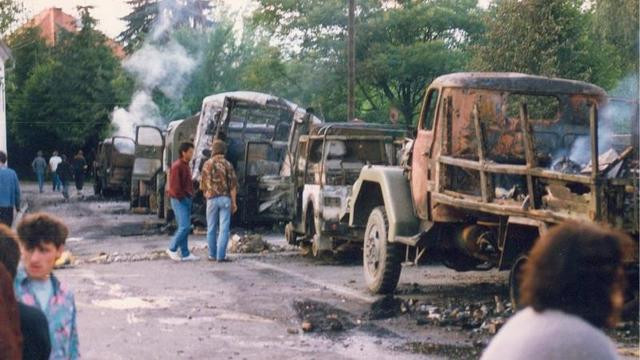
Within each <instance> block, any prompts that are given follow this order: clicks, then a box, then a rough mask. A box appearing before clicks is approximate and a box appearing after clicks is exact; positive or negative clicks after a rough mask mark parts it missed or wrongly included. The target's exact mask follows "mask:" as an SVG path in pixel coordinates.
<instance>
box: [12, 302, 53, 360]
mask: <svg viewBox="0 0 640 360" xmlns="http://www.w3.org/2000/svg"><path fill="white" fill-rule="evenodd" d="M18 310H19V311H20V329H21V330H22V359H23V360H48V359H49V355H50V353H51V339H50V338H49V323H48V322H47V318H46V317H45V316H44V313H43V312H42V311H41V310H40V309H38V308H35V307H33V306H28V305H25V304H23V303H21V302H18Z"/></svg>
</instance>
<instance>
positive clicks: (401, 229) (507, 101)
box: [349, 73, 639, 300]
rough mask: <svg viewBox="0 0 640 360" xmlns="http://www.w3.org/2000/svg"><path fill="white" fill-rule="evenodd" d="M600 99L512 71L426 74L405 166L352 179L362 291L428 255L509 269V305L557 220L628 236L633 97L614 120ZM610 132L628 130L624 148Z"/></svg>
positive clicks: (570, 84) (590, 91) (633, 265)
mask: <svg viewBox="0 0 640 360" xmlns="http://www.w3.org/2000/svg"><path fill="white" fill-rule="evenodd" d="M609 100H610V99H609V98H608V97H607V94H606V93H605V91H604V90H602V89H601V88H599V87H597V86H594V85H591V84H587V83H584V82H579V81H571V80H563V79H551V78H545V77H539V76H529V75H524V74H516V73H457V74H450V75H445V76H442V77H439V78H437V79H436V80H435V81H433V83H432V84H431V85H430V86H429V87H428V88H427V90H426V94H425V98H424V103H423V106H422V111H421V113H420V117H419V121H418V125H417V133H416V137H415V141H414V142H413V145H412V147H411V149H410V152H409V154H408V155H409V160H408V163H407V164H406V165H405V166H402V167H401V166H395V167H394V166H365V167H364V168H363V169H362V171H361V172H360V175H359V178H358V179H357V181H356V182H355V184H354V186H353V191H352V196H351V198H350V214H349V224H350V225H351V226H352V227H353V228H354V231H357V230H359V231H362V232H363V233H364V236H363V238H362V241H363V258H364V259H363V260H364V261H363V267H364V275H365V280H366V284H367V286H368V287H369V289H370V290H371V291H372V292H374V293H390V292H393V291H394V289H395V288H396V285H397V283H398V279H399V276H400V272H401V263H402V262H403V261H406V262H412V263H415V264H417V263H419V262H420V261H421V260H423V259H424V258H425V257H426V256H428V257H429V258H430V259H439V260H441V261H442V262H444V264H445V265H447V266H448V267H451V268H453V269H455V270H458V271H467V270H487V269H491V268H498V269H500V270H509V269H510V270H511V275H510V289H511V295H512V300H515V299H517V289H518V282H519V276H518V274H519V270H520V269H521V268H522V265H523V264H524V263H525V262H526V259H527V252H528V251H529V250H530V248H531V247H532V245H533V244H534V242H535V241H536V239H537V238H538V237H539V235H540V234H542V233H544V232H545V231H547V229H548V228H549V227H551V226H554V225H555V224H557V223H560V222H562V221H564V220H570V219H571V220H577V221H589V222H601V223H606V224H608V225H610V226H612V227H614V228H617V229H621V230H623V231H625V232H627V233H629V234H630V235H632V236H633V238H634V239H638V218H639V217H638V214H639V213H638V202H639V193H638V162H637V157H638V152H637V151H638V133H637V129H638V125H637V124H638V113H637V104H636V106H635V107H630V109H632V110H631V111H630V112H629V114H628V115H629V116H627V117H626V118H624V119H622V118H621V116H620V115H619V114H620V112H617V111H609V110H610V109H609V107H610V106H613V102H612V101H609ZM622 117H624V116H622ZM621 121H628V122H631V125H629V124H626V126H619V123H620V122H621ZM616 124H618V125H616ZM617 128H618V129H624V128H626V129H633V130H631V134H628V136H626V137H624V136H623V138H626V139H628V141H627V142H626V143H620V142H619V141H616V140H615V139H619V138H620V137H617V136H618V135H617V134H615V130H616V129H617ZM627 131H628V130H627ZM636 246H637V243H636ZM629 255H630V259H629V269H628V270H629V271H628V274H629V276H634V277H635V280H632V281H634V282H633V283H635V284H636V285H637V283H638V281H637V271H638V259H637V251H636V252H635V253H634V254H629ZM636 294H637V292H636Z"/></svg>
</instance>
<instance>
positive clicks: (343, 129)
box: [285, 123, 407, 256]
mask: <svg viewBox="0 0 640 360" xmlns="http://www.w3.org/2000/svg"><path fill="white" fill-rule="evenodd" d="M406 135H407V132H406V131H405V130H402V129H399V128H396V127H391V126H385V125H374V124H364V123H332V124H323V125H321V126H317V127H314V128H312V129H311V130H310V133H309V135H303V136H301V137H300V139H299V142H298V149H297V151H296V152H295V153H294V157H295V158H294V161H293V164H294V167H293V169H292V171H293V175H292V177H291V179H292V181H293V182H294V192H295V198H296V203H295V204H294V205H293V206H294V209H295V210H294V216H293V219H292V221H291V222H289V224H288V225H287V226H286V228H285V234H286V237H287V241H288V242H289V243H290V244H292V245H298V246H301V247H302V248H304V249H310V250H311V251H312V253H313V254H314V255H316V256H317V255H319V254H320V253H321V252H331V251H337V250H340V249H341V248H343V247H348V246H349V245H350V244H351V243H352V242H353V241H354V240H356V241H357V238H358V234H357V233H356V232H354V231H351V230H352V229H350V228H349V223H348V216H347V215H348V213H349V211H348V200H347V199H348V198H349V196H350V195H351V188H352V186H353V183H354V182H355V181H356V179H357V178H358V175H359V174H360V170H361V169H362V168H363V167H364V166H365V165H389V166H393V165H397V164H398V152H399V150H400V149H401V148H402V144H403V142H404V140H405V138H406Z"/></svg>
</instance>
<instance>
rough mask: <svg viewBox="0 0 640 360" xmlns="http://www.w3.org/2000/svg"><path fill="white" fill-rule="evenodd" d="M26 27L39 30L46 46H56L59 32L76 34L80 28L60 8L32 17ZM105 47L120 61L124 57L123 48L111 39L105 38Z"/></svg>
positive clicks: (76, 20)
mask: <svg viewBox="0 0 640 360" xmlns="http://www.w3.org/2000/svg"><path fill="white" fill-rule="evenodd" d="M27 26H33V27H38V28H40V34H41V35H42V37H43V38H44V39H45V41H46V42H47V44H48V45H50V46H54V45H55V44H56V37H57V36H58V32H59V31H60V30H63V29H64V30H66V31H69V32H76V31H78V28H79V26H80V21H79V20H78V19H76V18H75V17H73V16H72V15H69V14H67V13H65V12H64V11H62V9H61V8H57V7H52V8H48V9H45V10H42V11H41V12H40V13H39V14H38V15H36V16H34V17H33V18H31V20H29V21H28V22H27ZM107 46H109V47H110V48H111V50H112V51H113V54H114V55H115V56H116V57H117V58H119V59H122V58H124V57H125V52H124V48H123V47H122V45H120V43H118V42H116V41H115V40H113V39H110V38H107Z"/></svg>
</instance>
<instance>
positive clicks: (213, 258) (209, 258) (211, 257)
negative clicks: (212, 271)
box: [207, 256, 218, 262]
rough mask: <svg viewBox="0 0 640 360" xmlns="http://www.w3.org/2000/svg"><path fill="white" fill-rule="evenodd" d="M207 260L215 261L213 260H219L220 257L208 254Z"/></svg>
mask: <svg viewBox="0 0 640 360" xmlns="http://www.w3.org/2000/svg"><path fill="white" fill-rule="evenodd" d="M207 260H209V261H213V262H216V261H218V259H216V258H215V257H213V256H207Z"/></svg>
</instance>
